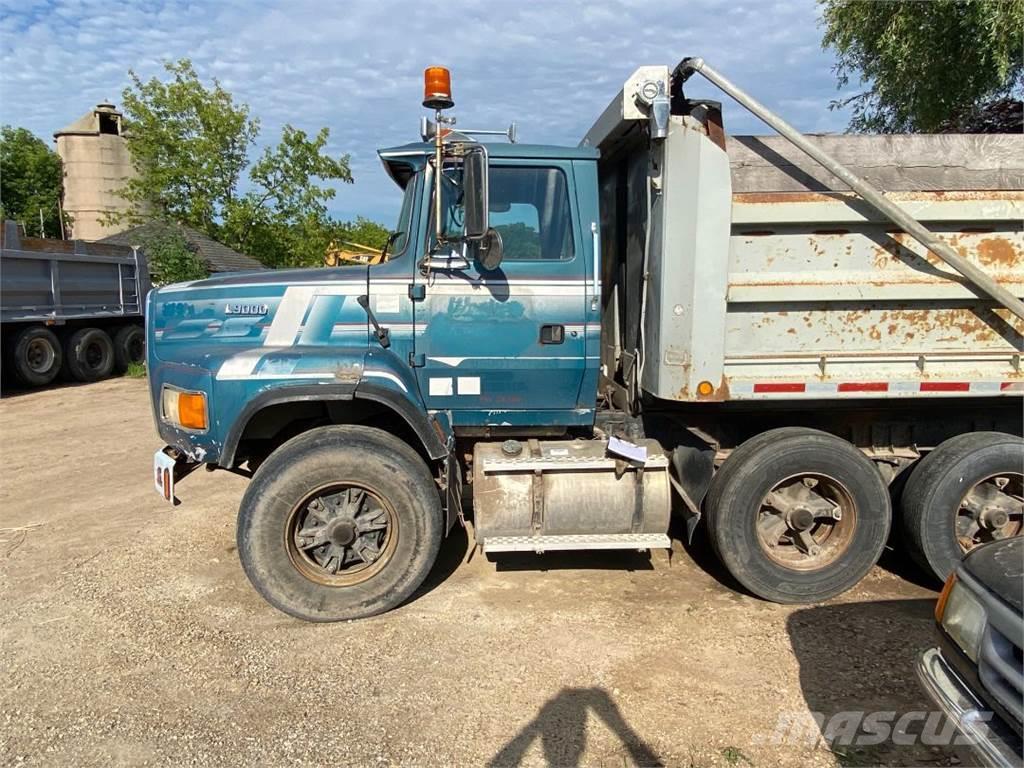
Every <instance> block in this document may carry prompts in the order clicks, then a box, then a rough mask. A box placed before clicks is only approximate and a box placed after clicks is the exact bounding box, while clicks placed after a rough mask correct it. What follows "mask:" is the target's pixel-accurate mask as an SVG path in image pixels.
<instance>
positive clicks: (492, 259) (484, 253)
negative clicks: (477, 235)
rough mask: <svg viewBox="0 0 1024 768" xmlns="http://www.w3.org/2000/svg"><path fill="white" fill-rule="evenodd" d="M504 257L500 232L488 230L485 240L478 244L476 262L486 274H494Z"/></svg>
mask: <svg viewBox="0 0 1024 768" xmlns="http://www.w3.org/2000/svg"><path fill="white" fill-rule="evenodd" d="M504 255H505V253H504V246H503V245H502V242H501V235H500V234H499V233H498V230H496V229H488V230H487V234H486V235H484V237H483V239H481V240H480V241H479V242H478V243H476V261H477V264H478V265H479V266H480V269H481V270H482V271H484V272H493V271H494V270H496V269H497V268H498V267H499V266H500V265H501V259H502V257H503V256H504Z"/></svg>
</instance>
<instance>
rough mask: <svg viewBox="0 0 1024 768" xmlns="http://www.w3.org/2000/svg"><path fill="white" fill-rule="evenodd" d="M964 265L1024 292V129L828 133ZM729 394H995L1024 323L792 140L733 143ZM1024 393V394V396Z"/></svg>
mask: <svg viewBox="0 0 1024 768" xmlns="http://www.w3.org/2000/svg"><path fill="white" fill-rule="evenodd" d="M814 141H815V143H816V144H819V145H821V146H822V148H824V149H825V150H826V151H827V152H828V153H829V154H831V155H833V156H834V157H837V159H839V160H840V161H841V162H843V163H844V165H847V167H850V168H851V169H852V170H854V171H855V172H856V173H858V175H861V176H864V177H866V178H868V179H869V180H870V181H873V182H874V183H875V184H876V185H877V186H880V187H882V188H883V189H885V190H887V192H888V196H889V197H890V198H891V199H893V200H895V201H897V202H898V203H899V204H900V206H901V207H903V208H904V209H905V210H907V211H909V212H910V213H911V214H912V215H913V216H914V217H915V218H916V219H918V220H919V221H921V222H922V223H924V224H925V225H926V226H927V227H928V228H929V229H931V230H932V231H933V232H935V233H936V234H938V235H939V236H940V237H941V238H942V239H943V240H945V241H946V242H947V243H949V244H950V245H951V246H953V247H954V248H955V249H956V251H957V252H958V253H959V254H960V255H961V256H962V257H964V258H966V259H968V260H969V261H971V262H973V263H974V264H976V265H977V266H979V267H980V268H981V269H983V270H984V271H985V272H986V273H987V274H988V275H989V276H991V277H993V278H994V279H996V281H997V282H998V283H999V284H1000V285H1002V286H1004V287H1006V288H1008V289H1009V290H1011V291H1012V292H1013V293H1014V294H1015V295H1017V296H1022V295H1024V229H1022V221H1024V171H1022V170H1021V166H1022V165H1024V136H956V135H953V136H950V135H938V136H822V137H815V138H814ZM726 146H727V150H728V154H729V163H730V168H731V180H732V186H733V189H732V192H733V195H732V201H733V202H732V223H731V238H730V244H729V257H728V286H727V293H726V307H725V310H726V314H725V328H724V330H725V347H724V359H723V375H724V376H725V379H726V381H727V382H729V389H730V395H733V393H734V396H742V397H752V396H772V395H777V394H779V393H785V394H789V395H793V394H798V395H804V396H811V395H820V394H824V395H827V396H830V397H831V396H842V395H850V396H853V395H855V394H856V395H861V396H863V395H873V396H885V395H887V396H894V395H895V396H900V395H919V394H936V395H939V394H958V393H960V394H963V393H995V392H1002V391H1013V390H1015V389H1016V387H1014V386H1013V384H1014V382H1019V381H1022V379H1021V371H1020V358H1019V354H1020V352H1021V349H1022V347H1024V336H1022V332H1024V321H1022V320H1021V319H1020V318H1017V317H1015V316H1013V315H1012V314H1011V313H1010V312H1009V311H1008V310H1006V309H1003V308H1001V307H999V306H998V305H997V304H996V303H995V302H992V301H989V300H987V299H981V298H979V293H978V291H977V289H976V288H974V287H972V286H971V285H970V284H969V283H968V282H967V281H966V280H965V279H964V278H963V277H962V276H960V275H959V274H957V273H956V272H954V271H953V270H952V269H951V268H950V267H949V266H947V265H946V264H945V263H944V262H942V261H941V260H940V259H939V258H938V257H937V256H935V255H934V254H932V253H930V252H929V251H928V250H926V249H925V248H924V247H923V246H921V245H920V244H919V243H917V242H916V241H915V240H914V239H913V238H911V237H909V236H908V235H907V234H905V233H903V232H902V231H900V230H899V228H897V227H894V226H893V225H892V224H891V223H890V222H888V221H887V220H885V219H884V218H883V217H882V216H881V215H880V214H878V213H877V212H876V211H874V210H873V209H872V208H871V207H870V206H868V205H866V204H864V203H863V201H860V200H859V199H858V198H857V196H856V195H853V194H851V193H849V192H844V191H842V185H841V184H840V183H839V182H838V180H837V179H834V178H832V177H831V176H830V174H828V173H827V172H826V171H824V170H823V169H821V168H820V167H818V166H816V165H815V164H814V163H813V161H811V160H809V159H807V158H806V157H805V156H804V155H802V154H801V153H799V152H798V151H797V150H796V149H794V148H793V147H792V146H791V145H789V144H788V143H787V142H786V141H785V140H783V139H781V138H774V137H768V138H763V137H737V138H735V139H731V140H730V141H728V143H727V145H726ZM1022 388H1024V387H1022Z"/></svg>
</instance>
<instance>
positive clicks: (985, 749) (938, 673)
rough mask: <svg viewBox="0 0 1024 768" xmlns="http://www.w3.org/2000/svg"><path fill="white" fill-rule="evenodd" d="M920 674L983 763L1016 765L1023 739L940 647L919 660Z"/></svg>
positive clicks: (923, 655) (1011, 766) (941, 707)
mask: <svg viewBox="0 0 1024 768" xmlns="http://www.w3.org/2000/svg"><path fill="white" fill-rule="evenodd" d="M917 677H918V680H919V681H920V682H921V686H922V687H923V688H924V690H925V691H926V692H927V693H928V695H929V696H930V697H931V698H932V700H933V701H935V703H936V704H938V705H939V708H940V709H941V710H942V711H943V713H944V714H945V715H946V716H947V717H948V718H949V719H950V720H952V721H953V723H955V724H956V727H957V730H958V731H959V732H960V733H961V734H962V735H963V736H964V738H965V739H966V740H967V741H969V742H970V746H971V749H972V750H973V751H974V753H975V755H976V756H977V757H978V759H979V760H980V761H981V764H982V765H986V766H996V767H997V768H1004V767H1005V768H1017V767H1018V766H1020V765H1021V740H1020V739H1019V738H1018V737H1017V734H1016V733H1014V732H1013V730H1012V729H1011V728H1010V727H1009V726H1008V725H1007V724H1006V723H1004V722H1003V721H1002V720H1000V719H999V717H998V715H995V714H994V713H993V712H992V711H991V710H989V709H988V708H987V707H985V705H984V704H982V703H981V702H980V701H978V699H977V697H976V696H975V695H974V694H973V693H972V692H971V690H970V688H968V687H967V685H966V684H965V683H964V682H963V680H961V679H960V677H959V676H958V675H957V674H956V672H955V671H954V670H953V668H952V667H951V666H950V665H949V663H948V662H947V661H946V659H945V657H943V655H942V651H940V650H939V649H938V648H929V649H927V650H926V651H924V652H923V653H922V654H921V655H920V656H919V657H918V660H917Z"/></svg>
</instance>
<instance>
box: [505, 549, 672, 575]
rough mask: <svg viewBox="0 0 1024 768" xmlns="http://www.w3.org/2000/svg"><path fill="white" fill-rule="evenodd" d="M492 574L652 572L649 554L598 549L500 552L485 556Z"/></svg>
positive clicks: (625, 550) (652, 567) (628, 550)
mask: <svg viewBox="0 0 1024 768" xmlns="http://www.w3.org/2000/svg"><path fill="white" fill-rule="evenodd" d="M487 559H488V561H489V562H492V563H494V569H495V570H496V571H499V572H500V571H538V572H541V573H543V572H545V571H653V570H654V564H653V563H651V553H650V552H646V551H645V552H635V551H633V550H631V549H602V550H595V551H592V552H586V551H566V552H545V553H544V554H542V555H538V554H535V553H533V552H502V553H500V554H493V555H487Z"/></svg>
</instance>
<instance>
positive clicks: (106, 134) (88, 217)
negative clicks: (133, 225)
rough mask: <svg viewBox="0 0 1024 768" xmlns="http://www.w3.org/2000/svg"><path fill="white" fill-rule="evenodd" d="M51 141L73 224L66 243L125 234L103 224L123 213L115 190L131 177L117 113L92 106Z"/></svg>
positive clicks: (108, 106)
mask: <svg viewBox="0 0 1024 768" xmlns="http://www.w3.org/2000/svg"><path fill="white" fill-rule="evenodd" d="M53 136H54V139H55V141H56V143H57V154H58V155H60V158H61V160H63V161H64V210H65V211H66V212H67V213H68V214H70V215H71V217H72V218H73V222H72V225H71V232H69V233H68V237H69V238H70V237H74V238H77V239H80V240H99V239H100V238H101V237H106V236H107V235H111V234H114V233H116V232H120V231H122V230H125V229H127V228H128V227H129V226H130V224H128V223H127V222H125V223H119V224H107V223H106V222H105V216H106V214H108V213H112V212H118V211H125V210H127V208H128V204H127V202H125V200H124V199H123V198H122V197H121V196H120V195H119V194H118V190H120V188H121V186H122V185H123V184H124V181H125V179H127V178H129V177H130V176H133V175H134V173H135V170H134V168H133V167H132V159H131V155H130V153H129V152H128V142H127V141H126V140H125V137H124V123H123V120H122V115H121V113H120V112H118V111H117V109H116V108H115V107H114V105H113V104H97V105H96V107H95V108H94V109H92V110H90V111H89V112H86V113H85V114H84V115H82V116H81V117H80V118H79V119H78V120H76V121H75V122H73V123H71V125H69V126H67V127H66V128H63V129H61V130H59V131H57V132H56V133H55V134H54V135H53Z"/></svg>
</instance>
